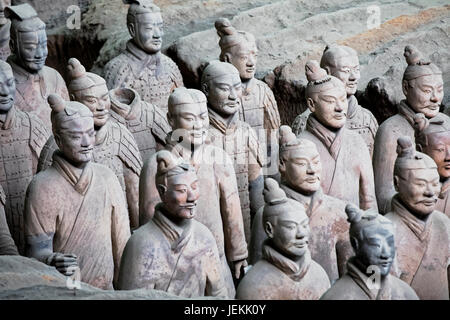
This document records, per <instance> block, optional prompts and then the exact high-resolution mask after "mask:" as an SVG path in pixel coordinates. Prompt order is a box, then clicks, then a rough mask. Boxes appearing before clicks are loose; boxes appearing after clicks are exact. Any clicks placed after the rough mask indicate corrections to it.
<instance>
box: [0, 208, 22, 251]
mask: <svg viewBox="0 0 450 320" xmlns="http://www.w3.org/2000/svg"><path fill="white" fill-rule="evenodd" d="M18 254H19V252H18V251H17V247H16V245H15V244H14V240H13V239H12V237H11V233H10V232H9V228H8V224H7V223H6V217H5V210H4V208H3V205H2V206H1V207H0V255H9V256H13V255H18Z"/></svg>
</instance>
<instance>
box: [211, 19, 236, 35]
mask: <svg viewBox="0 0 450 320" xmlns="http://www.w3.org/2000/svg"><path fill="white" fill-rule="evenodd" d="M214 26H215V27H216V30H217V34H218V35H219V37H221V38H222V37H223V36H229V35H233V34H235V33H236V29H235V28H234V27H233V26H232V25H231V22H230V20H228V19H227V18H219V19H217V20H216V22H215V23H214Z"/></svg>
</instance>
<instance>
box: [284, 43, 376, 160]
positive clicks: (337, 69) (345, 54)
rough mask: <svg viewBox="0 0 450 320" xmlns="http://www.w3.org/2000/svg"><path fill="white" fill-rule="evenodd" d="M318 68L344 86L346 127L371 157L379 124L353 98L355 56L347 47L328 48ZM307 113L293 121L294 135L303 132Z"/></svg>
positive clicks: (356, 80)
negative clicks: (360, 138) (346, 108)
mask: <svg viewBox="0 0 450 320" xmlns="http://www.w3.org/2000/svg"><path fill="white" fill-rule="evenodd" d="M320 67H321V68H323V69H325V70H326V71H327V73H328V74H329V75H332V76H335V77H336V78H338V79H339V80H341V81H342V82H343V83H344V85H345V90H346V91H347V101H348V110H347V121H346V123H345V127H346V128H347V129H350V130H353V131H354V132H356V133H359V134H360V135H361V137H362V138H363V140H364V142H365V143H366V145H367V147H368V148H369V152H370V156H372V153H373V144H374V141H375V135H376V133H377V130H378V122H377V119H376V118H375V117H374V115H373V114H372V112H370V111H369V110H367V109H364V108H363V107H361V106H360V105H359V104H358V100H356V98H355V93H356V89H357V87H358V80H359V78H360V77H361V75H360V73H359V59H358V53H357V52H356V51H355V50H354V49H353V48H350V47H347V46H337V45H336V46H332V47H328V46H327V47H326V48H325V50H324V52H323V55H322V59H321V60H320ZM310 114H311V110H310V109H306V111H305V112H303V113H302V114H300V115H299V116H297V118H296V119H295V120H294V122H293V124H292V128H293V129H292V130H293V131H294V133H295V134H296V135H298V134H300V132H302V131H303V130H305V127H306V122H307V120H308V117H309V115H310Z"/></svg>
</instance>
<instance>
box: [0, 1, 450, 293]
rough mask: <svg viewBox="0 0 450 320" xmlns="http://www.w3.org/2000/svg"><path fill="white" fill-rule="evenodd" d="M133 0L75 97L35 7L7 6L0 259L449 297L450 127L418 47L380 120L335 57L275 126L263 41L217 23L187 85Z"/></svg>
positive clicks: (171, 277)
mask: <svg viewBox="0 0 450 320" xmlns="http://www.w3.org/2000/svg"><path fill="white" fill-rule="evenodd" d="M6 2H7V1H6ZM124 2H125V3H129V4H130V7H129V10H128V15H127V26H128V30H129V32H130V35H131V37H132V39H131V40H129V42H128V43H127V46H126V50H125V51H124V52H123V53H122V54H120V55H119V56H118V57H116V58H114V59H113V60H111V61H110V62H109V63H108V64H107V65H106V66H105V69H104V75H103V77H101V76H99V75H96V74H94V73H90V72H86V70H85V68H84V67H83V66H82V64H81V63H80V62H79V61H78V60H77V59H75V58H71V59H70V60H69V61H68V63H67V71H68V72H67V74H68V82H67V84H66V83H65V82H64V80H63V79H62V77H61V76H60V75H59V73H58V72H57V71H56V70H54V69H52V68H49V67H47V66H45V65H44V64H45V60H46V57H47V43H46V32H45V24H44V23H43V22H42V21H41V20H40V19H39V18H38V16H37V13H36V12H35V10H34V9H33V8H32V7H31V6H29V5H28V4H23V5H19V6H9V7H6V8H5V9H4V13H5V17H7V18H8V19H9V21H6V22H2V21H0V24H1V23H4V25H9V24H10V40H9V47H10V48H11V55H9V57H7V60H6V62H4V61H0V126H1V129H0V140H1V144H0V149H1V153H0V159H1V164H0V184H1V187H2V188H0V196H1V197H0V200H1V204H2V206H0V207H1V211H0V254H21V255H26V256H29V257H33V258H36V259H38V260H40V261H42V262H44V263H46V264H48V265H51V266H54V267H55V268H56V269H57V270H59V271H60V272H61V273H63V274H65V275H67V276H70V275H72V274H74V272H75V270H76V269H77V268H80V271H81V276H82V281H83V282H86V283H89V284H91V285H93V286H96V287H99V288H102V289H113V288H114V289H127V290H128V289H137V288H148V289H158V290H163V291H167V292H169V293H172V294H175V295H179V296H182V297H198V296H204V295H209V296H222V297H227V298H234V297H236V298H238V299H319V298H322V299H418V298H420V299H449V283H450V282H449V278H450V271H449V263H450V220H449V217H450V204H448V203H447V202H448V192H449V188H448V186H449V177H450V118H449V117H448V116H446V115H444V114H442V113H440V112H439V107H440V104H441V102H442V98H443V81H442V73H441V71H440V70H439V68H438V67H437V66H436V65H434V64H433V63H430V62H429V61H427V60H426V59H425V58H423V57H422V56H421V55H420V52H419V51H418V50H417V49H416V48H414V47H412V46H407V47H406V48H405V52H404V56H405V58H406V61H407V63H408V66H407V68H406V70H405V72H404V76H403V80H402V86H403V92H404V94H405V96H406V99H405V100H403V101H402V102H401V103H400V105H399V113H398V114H397V115H395V116H393V117H391V118H389V119H387V120H386V121H385V122H383V123H382V124H381V125H380V126H379V127H378V124H377V121H376V119H375V118H374V116H373V115H372V114H371V113H370V111H368V110H367V109H364V108H362V107H361V106H360V105H359V104H358V101H357V100H356V98H355V93H356V88H357V83H358V79H359V77H360V73H359V61H358V55H357V52H356V51H354V50H353V49H351V48H349V47H345V46H331V47H327V48H326V49H325V51H324V54H323V56H322V59H321V61H320V63H319V62H317V61H309V62H307V63H306V66H305V73H306V77H307V79H308V85H307V87H306V101H307V105H308V110H307V111H305V112H304V113H303V114H301V115H299V116H298V117H297V118H296V119H295V121H294V122H293V124H292V126H291V127H290V126H281V123H280V116H279V113H278V108H277V104H276V101H275V98H274V96H273V93H272V92H271V90H270V89H269V87H268V86H267V85H266V84H265V83H263V82H262V81H260V80H257V79H255V78H254V74H255V69H256V61H257V47H256V41H255V38H254V36H253V35H251V34H250V33H248V32H244V31H238V30H236V29H235V28H233V26H232V25H231V24H230V22H229V21H228V20H227V19H219V20H217V21H216V23H215V27H216V29H217V33H218V35H219V37H220V41H219V46H220V48H221V55H220V61H212V62H210V63H208V64H207V65H206V66H205V67H204V69H203V70H202V77H201V83H200V86H199V88H200V89H201V90H196V89H187V88H184V87H183V80H182V77H181V74H180V72H179V70H178V68H177V66H176V64H175V63H174V62H173V61H172V60H170V58H168V57H167V56H165V55H164V54H162V53H161V43H162V35H163V31H162V23H163V21H162V18H161V13H160V10H159V8H158V7H157V6H156V5H155V4H154V3H153V1H150V0H127V1H125V0H124ZM2 28H3V27H0V33H2V30H3V29H2ZM2 34H3V33H2ZM1 43H3V42H1ZM5 56H8V54H6V55H5ZM274 137H276V138H275V139H274ZM36 173H37V174H36ZM3 211H4V212H3ZM374 274H375V275H376V277H375V279H378V280H376V281H375V283H373V279H374V277H373V275H374Z"/></svg>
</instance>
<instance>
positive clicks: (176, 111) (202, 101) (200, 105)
mask: <svg viewBox="0 0 450 320" xmlns="http://www.w3.org/2000/svg"><path fill="white" fill-rule="evenodd" d="M167 119H168V121H169V124H170V126H171V127H172V130H174V131H175V132H174V135H178V136H180V137H183V138H184V139H186V140H187V141H188V142H189V147H190V145H191V144H193V145H201V144H203V143H204V142H205V140H206V136H207V134H208V128H209V116H208V106H207V100H206V96H205V95H204V94H203V92H201V91H199V90H195V89H186V88H184V87H180V88H176V89H175V90H174V91H173V92H172V93H171V94H170V96H169V112H168V113H167ZM184 139H183V141H184Z"/></svg>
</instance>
